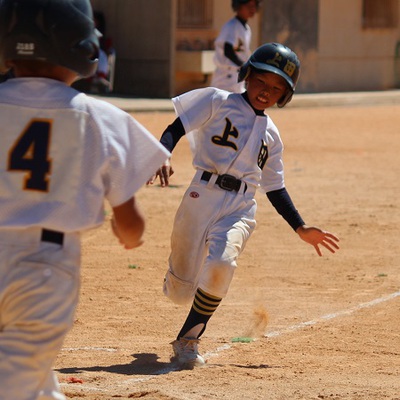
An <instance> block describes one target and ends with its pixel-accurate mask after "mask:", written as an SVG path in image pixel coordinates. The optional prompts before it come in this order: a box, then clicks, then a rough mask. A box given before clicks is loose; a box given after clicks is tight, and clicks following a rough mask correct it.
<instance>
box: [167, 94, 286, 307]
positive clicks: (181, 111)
mask: <svg viewBox="0 0 400 400" xmlns="http://www.w3.org/2000/svg"><path fill="white" fill-rule="evenodd" d="M173 102H174V106H175V110H176V113H177V115H178V116H179V117H180V119H181V121H182V124H183V126H184V128H185V132H186V136H187V138H188V140H189V143H190V146H191V150H192V152H193V166H194V167H195V168H196V170H197V172H196V174H195V177H194V179H193V181H192V182H191V184H190V187H189V188H188V189H187V191H186V193H185V195H184V196H183V199H182V202H181V204H180V206H179V209H178V211H177V213H176V217H175V221H174V228H173V232H172V236H171V255H170V258H169V270H168V272H167V274H166V279H165V282H164V293H165V294H166V295H167V296H168V297H169V298H170V299H171V300H173V301H174V302H176V303H178V304H180V303H186V302H189V301H191V300H192V299H193V296H194V293H195V291H196V290H197V288H198V287H200V288H201V289H202V290H204V291H205V292H207V293H211V294H212V295H214V296H218V297H221V298H222V297H224V296H225V295H226V293H227V291H228V288H229V285H230V282H231V279H232V276H233V273H234V269H235V267H236V260H237V258H238V256H239V254H240V253H241V252H242V250H243V249H244V246H245V244H246V242H247V239H248V238H249V237H250V235H251V233H252V232H253V230H254V228H255V225H256V221H255V213H256V208H257V205H256V201H255V199H254V194H255V191H256V189H257V188H260V189H262V191H263V192H264V193H266V192H269V191H273V190H278V189H282V188H283V187H284V176H283V162H282V151H283V144H282V141H281V138H280V135H279V132H278V129H277V128H276V126H275V125H274V123H273V122H272V120H271V119H270V118H269V117H268V116H266V115H263V116H259V115H256V114H255V112H254V110H253V109H252V107H251V106H250V105H249V104H248V103H247V101H246V100H245V99H244V98H243V96H242V95H240V94H237V93H229V92H226V91H223V90H219V89H215V88H205V89H197V90H194V91H191V92H188V93H185V94H183V95H181V96H178V97H175V98H174V99H173ZM204 171H208V172H211V173H213V175H212V177H211V178H210V179H209V181H204V180H202V176H203V172H204ZM221 174H229V175H233V176H234V177H236V178H237V179H240V180H241V181H242V184H241V185H240V189H239V190H238V191H226V190H224V189H222V188H220V187H219V186H218V185H216V179H217V177H218V175H221ZM244 183H245V184H246V185H247V187H246V185H244Z"/></svg>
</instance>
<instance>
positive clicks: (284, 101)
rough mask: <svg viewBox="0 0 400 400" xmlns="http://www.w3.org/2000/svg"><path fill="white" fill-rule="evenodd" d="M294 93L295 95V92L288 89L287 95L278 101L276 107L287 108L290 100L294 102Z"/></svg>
mask: <svg viewBox="0 0 400 400" xmlns="http://www.w3.org/2000/svg"><path fill="white" fill-rule="evenodd" d="M293 93H294V91H293V90H291V89H288V90H287V91H286V93H285V94H284V95H283V96H282V97H281V98H280V99H279V100H278V102H277V103H276V105H277V106H278V107H279V108H282V107H285V105H286V104H287V103H289V102H290V100H292V97H293Z"/></svg>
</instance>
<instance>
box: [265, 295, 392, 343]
mask: <svg viewBox="0 0 400 400" xmlns="http://www.w3.org/2000/svg"><path fill="white" fill-rule="evenodd" d="M398 296H400V291H398V292H395V293H392V294H389V295H387V296H383V297H379V298H378V299H375V300H371V301H368V302H366V303H361V304H358V305H356V306H354V307H351V308H349V309H348V310H343V311H338V312H336V313H332V314H326V315H323V316H322V317H319V318H316V319H314V320H311V321H307V322H301V323H299V324H296V325H292V326H289V327H288V328H284V329H281V330H278V331H274V332H269V333H266V334H265V335H264V337H267V338H272V337H277V336H281V335H283V334H285V333H289V332H293V331H297V330H299V329H302V328H305V327H307V326H312V325H316V324H318V323H320V322H324V321H328V320H330V319H334V318H338V317H342V316H345V315H350V314H353V313H354V312H356V311H360V310H362V309H363V308H368V307H373V306H375V305H377V304H380V303H384V302H385V301H389V300H393V299H394V298H396V297H398Z"/></svg>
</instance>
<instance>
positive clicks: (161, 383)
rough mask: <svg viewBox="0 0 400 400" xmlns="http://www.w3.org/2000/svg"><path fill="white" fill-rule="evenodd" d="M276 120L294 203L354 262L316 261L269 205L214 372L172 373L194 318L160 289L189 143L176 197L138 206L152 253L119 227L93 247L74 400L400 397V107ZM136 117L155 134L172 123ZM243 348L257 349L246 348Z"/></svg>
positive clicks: (300, 111) (71, 346)
mask: <svg viewBox="0 0 400 400" xmlns="http://www.w3.org/2000/svg"><path fill="white" fill-rule="evenodd" d="M269 114H270V115H271V117H272V118H273V120H274V122H275V123H276V124H277V126H278V127H279V128H280V131H281V135H282V137H283V140H284V143H285V156H284V161H285V167H286V185H287V188H288V190H289V193H290V194H291V196H292V198H293V200H294V202H295V204H296V206H297V208H298V209H299V210H300V211H301V214H302V216H303V218H304V219H305V220H306V222H307V223H309V224H314V225H317V226H320V227H322V228H324V229H327V230H329V231H331V232H333V233H335V234H337V235H338V236H339V237H340V239H341V242H340V246H341V249H340V251H339V252H337V253H336V254H335V255H332V254H330V253H329V254H328V252H324V256H323V257H321V258H320V257H318V256H317V254H316V253H315V252H314V249H313V248H312V247H310V246H309V245H307V244H306V243H304V242H302V241H301V240H300V239H299V238H298V237H297V235H296V234H295V233H293V231H291V229H290V227H289V226H288V225H287V224H286V223H285V222H284V221H283V220H282V218H281V217H280V216H279V215H277V214H276V212H275V211H274V210H273V208H272V206H271V205H270V204H269V202H268V201H267V199H266V198H265V196H264V195H262V194H261V193H259V194H257V200H258V204H259V209H258V226H257V229H256V231H255V233H254V234H253V236H252V238H251V239H250V241H249V243H248V245H247V247H246V249H245V251H244V253H243V254H242V256H241V258H240V260H239V267H238V269H237V272H236V275H235V277H234V280H233V283H232V285H231V288H230V292H229V294H228V296H227V297H226V298H225V299H224V300H223V302H222V303H221V306H220V307H219V309H218V310H217V312H216V313H215V315H214V317H213V318H212V319H211V320H210V323H209V325H208V329H207V331H206V333H205V335H204V337H203V340H202V342H201V346H200V350H201V352H202V353H203V354H204V356H205V358H206V359H207V364H206V366H205V367H203V368H199V369H195V370H192V371H177V370H176V369H174V367H173V366H172V365H171V364H170V362H169V357H170V355H171V347H170V345H169V342H170V341H172V340H173V339H174V338H175V336H176V334H177V332H178V330H179V329H180V327H181V324H182V322H183V320H184V318H185V317H186V314H187V311H188V308H189V306H188V307H178V306H175V305H174V304H173V303H171V302H170V301H169V300H168V299H167V298H165V297H164V295H163V293H162V281H163V277H164V273H165V270H166V266H167V258H168V254H169V235H170V232H171V227H172V221H173V217H174V214H175V211H176V208H177V206H178V204H179V202H180V198H181V196H182V194H183V192H184V190H185V188H186V186H187V185H188V183H189V181H190V179H191V177H192V174H193V169H192V167H191V157H190V154H189V149H188V144H187V142H186V140H182V141H181V143H179V145H178V147H177V148H176V151H175V153H174V157H173V166H174V167H175V171H176V173H175V175H174V177H173V181H172V184H173V185H172V186H171V187H170V188H168V189H161V188H160V187H158V186H154V187H146V188H143V189H141V191H140V192H139V193H138V201H139V202H140V204H141V206H142V209H143V210H144V212H145V213H146V215H147V231H146V235H145V244H144V245H143V246H142V247H141V248H139V249H136V250H134V251H125V250H124V249H122V248H121V247H120V246H119V244H118V242H117V240H116V239H115V238H114V237H112V236H111V230H110V227H109V224H108V223H107V224H105V225H104V226H103V227H101V228H99V229H98V230H95V231H90V232H88V233H87V234H85V235H84V237H83V270H82V277H83V279H82V289H81V300H80V305H79V308H78V312H77V316H76V321H75V325H74V328H73V330H72V331H71V332H70V334H69V335H68V337H67V339H66V341H65V344H64V348H63V350H62V352H61V354H60V355H59V357H58V359H57V363H56V366H55V368H56V371H57V374H58V376H59V379H60V381H61V383H62V388H63V390H64V392H65V393H66V395H67V396H68V398H71V399H81V398H84V399H90V400H95V399H98V400H106V399H107V400H108V399H114V398H119V399H132V398H133V399H138V398H140V399H146V400H150V399H157V400H200V399H201V400H204V399H205V400H212V399H227V400H228V399H229V400H236V399H237V400H243V399H246V400H253V399H254V400H255V399H266V400H300V399H302V400H308V399H330V400H338V399H352V400H366V399H367V400H369V399H374V400H383V399H390V400H399V399H400V378H399V377H400V339H399V332H400V273H399V271H400V247H399V225H400V210H399V208H400V206H399V195H400V184H399V176H400V161H399V154H398V153H399V149H400V129H399V127H400V105H392V106H384V105H381V106H376V107H373V106H348V107H341V106H335V107H329V108H323V107H320V108H290V107H289V108H287V109H283V110H278V109H273V110H271V111H270V112H269ZM135 117H136V118H137V119H138V120H139V121H140V122H142V123H143V124H144V125H145V126H146V127H148V129H149V130H150V131H152V132H153V133H154V134H155V135H156V136H157V137H159V135H160V134H161V132H162V130H163V129H164V128H165V127H166V126H167V125H168V124H169V123H171V122H172V121H173V119H174V115H173V114H172V113H169V112H165V113H155V112H154V113H135ZM108 210H109V208H108ZM109 219H110V214H109V212H108V215H107V220H109ZM264 313H267V314H268V324H267V326H264V325H263V324H261V326H258V327H257V324H256V322H257V318H259V317H260V315H261V316H263V315H264ZM242 336H252V337H253V338H254V339H255V340H254V341H252V342H250V343H241V342H235V341H232V339H234V338H238V337H242Z"/></svg>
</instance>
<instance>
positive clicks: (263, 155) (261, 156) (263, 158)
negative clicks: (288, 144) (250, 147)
mask: <svg viewBox="0 0 400 400" xmlns="http://www.w3.org/2000/svg"><path fill="white" fill-rule="evenodd" d="M267 159H268V146H267V143H265V141H264V140H262V139H261V147H260V151H259V153H258V159H257V165H258V166H259V168H260V169H261V170H262V169H263V168H264V165H265V163H266V162H267Z"/></svg>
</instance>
